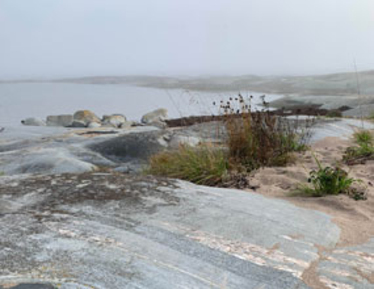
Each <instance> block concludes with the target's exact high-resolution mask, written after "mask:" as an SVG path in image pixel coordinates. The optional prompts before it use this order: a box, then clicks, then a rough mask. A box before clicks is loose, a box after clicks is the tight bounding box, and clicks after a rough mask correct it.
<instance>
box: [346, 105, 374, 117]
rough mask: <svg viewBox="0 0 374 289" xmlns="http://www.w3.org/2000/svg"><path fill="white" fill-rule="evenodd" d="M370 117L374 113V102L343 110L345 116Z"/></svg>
mask: <svg viewBox="0 0 374 289" xmlns="http://www.w3.org/2000/svg"><path fill="white" fill-rule="evenodd" d="M361 115H362V116H363V117H370V116H373V115H374V104H363V105H361V106H358V107H356V108H353V109H350V110H347V111H345V112H343V116H349V117H360V116H361Z"/></svg>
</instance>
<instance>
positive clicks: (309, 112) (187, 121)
mask: <svg viewBox="0 0 374 289" xmlns="http://www.w3.org/2000/svg"><path fill="white" fill-rule="evenodd" d="M328 112H329V110H327V109H320V108H316V107H303V108H295V109H289V110H283V109H278V110H274V111H269V112H267V113H270V114H272V115H278V116H292V115H295V116H297V115H306V116H325V115H326V114H328ZM253 113H263V112H253ZM230 117H238V118H239V117H243V114H234V115H230ZM225 118H227V116H226V115H202V116H190V117H182V118H176V119H169V120H166V124H167V126H168V127H181V126H190V125H194V124H198V123H204V122H211V121H222V120H225Z"/></svg>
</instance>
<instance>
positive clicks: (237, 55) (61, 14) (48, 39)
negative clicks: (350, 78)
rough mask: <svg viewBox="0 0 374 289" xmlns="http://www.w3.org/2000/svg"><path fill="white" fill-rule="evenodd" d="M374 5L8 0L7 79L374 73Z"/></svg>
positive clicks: (0, 15) (1, 13) (3, 27)
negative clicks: (373, 71)
mask: <svg viewBox="0 0 374 289" xmlns="http://www.w3.org/2000/svg"><path fill="white" fill-rule="evenodd" d="M373 12H374V2H372V1H369V0H362V1H354V0H340V1H337V0H330V1H322V0H317V1H313V2H305V1H297V0H287V1H282V3H279V1H275V0H265V1H244V0H236V1H228V0H218V1H211V0H207V1H204V2H203V3H201V2H199V1H197V0H193V1H189V2H188V3H187V2H178V3H176V1H171V0H161V1H157V2H156V3H155V2H151V1H146V0H141V1H137V2H136V3H134V2H133V1H127V0H125V1H119V0H111V1H105V2H103V1H99V0H90V1H88V0H80V1H73V0H64V1H62V0H56V1H48V0H34V1H25V0H1V1H0V37H1V39H2V45H1V46H0V63H1V66H0V79H59V78H73V77H92V76H128V75H150V76H180V77H197V76H223V75H226V76H237V75H260V76H271V75H284V76H292V75H297V76H299V75H317V74H330V73H340V72H352V71H354V70H355V67H354V62H356V63H357V69H358V70H359V71H367V70H373V69H374V55H373V53H372V51H373V50H374V39H373V37H372V35H373V31H374V21H373V20H372V15H373Z"/></svg>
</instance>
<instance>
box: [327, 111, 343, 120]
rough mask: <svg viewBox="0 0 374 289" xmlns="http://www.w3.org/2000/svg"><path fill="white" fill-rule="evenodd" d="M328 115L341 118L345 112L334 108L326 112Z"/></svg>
mask: <svg viewBox="0 0 374 289" xmlns="http://www.w3.org/2000/svg"><path fill="white" fill-rule="evenodd" d="M326 117H331V118H339V117H343V113H342V112H341V111H340V110H338V109H332V110H330V111H329V112H328V113H327V114H326Z"/></svg>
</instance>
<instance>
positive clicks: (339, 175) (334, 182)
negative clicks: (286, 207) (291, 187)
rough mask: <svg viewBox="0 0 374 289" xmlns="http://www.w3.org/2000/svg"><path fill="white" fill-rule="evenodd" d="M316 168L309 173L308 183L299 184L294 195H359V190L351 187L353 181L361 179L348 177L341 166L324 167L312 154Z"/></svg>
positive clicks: (359, 181)
mask: <svg viewBox="0 0 374 289" xmlns="http://www.w3.org/2000/svg"><path fill="white" fill-rule="evenodd" d="M313 157H314V159H315V161H316V163H317V165H318V168H317V169H316V170H312V171H311V172H310V173H309V179H308V183H309V184H308V185H306V184H303V185H300V186H299V187H298V188H297V190H296V191H295V192H294V194H296V195H307V196H311V197H322V196H325V195H338V194H348V195H353V196H359V195H360V192H359V191H358V190H357V189H354V188H352V185H353V184H354V183H361V182H362V181H361V180H358V179H354V178H350V177H349V176H348V173H347V172H346V171H345V170H343V169H342V168H341V167H339V166H336V167H329V166H326V167H324V166H323V165H322V164H321V162H320V161H319V160H318V159H317V158H316V157H315V156H314V155H313Z"/></svg>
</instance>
